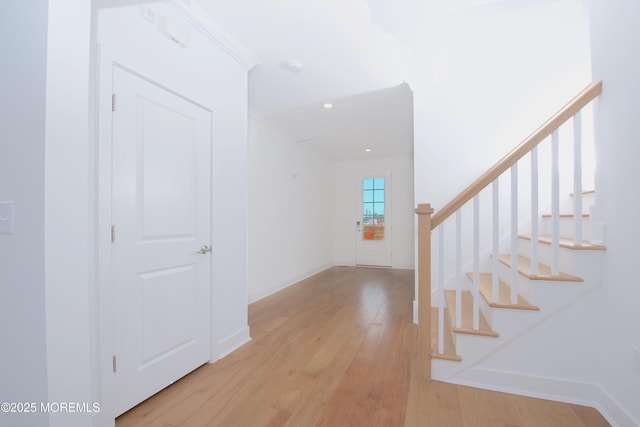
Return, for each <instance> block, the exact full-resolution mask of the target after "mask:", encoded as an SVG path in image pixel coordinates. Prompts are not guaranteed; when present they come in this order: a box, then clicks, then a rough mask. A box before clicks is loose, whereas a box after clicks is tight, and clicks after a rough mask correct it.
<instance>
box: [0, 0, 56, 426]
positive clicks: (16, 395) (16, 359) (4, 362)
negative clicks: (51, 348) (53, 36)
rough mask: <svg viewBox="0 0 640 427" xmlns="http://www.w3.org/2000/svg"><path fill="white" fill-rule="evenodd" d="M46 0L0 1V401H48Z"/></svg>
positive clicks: (25, 419) (17, 422)
mask: <svg viewBox="0 0 640 427" xmlns="http://www.w3.org/2000/svg"><path fill="white" fill-rule="evenodd" d="M47 3H48V2H47V1H46V0H40V1H33V2H9V3H7V4H5V5H3V7H2V13H1V14H0V22H1V24H2V25H1V28H2V30H0V32H1V33H2V35H3V38H4V39H5V40H7V39H13V40H16V41H19V48H17V46H16V45H15V44H11V43H4V44H3V45H2V47H0V55H1V56H2V58H3V63H5V64H10V66H4V67H2V69H0V88H1V90H2V95H3V99H4V102H3V103H2V104H1V105H0V117H1V118H0V128H1V129H2V138H1V142H0V150H1V153H2V154H0V201H13V202H14V213H15V224H14V234H13V235H3V234H0V324H1V325H2V327H1V328H0V342H1V343H2V344H1V345H2V350H1V351H0V401H1V402H46V401H47V399H48V398H47V396H48V391H47V361H46V335H45V334H46V331H45V280H44V279H45V252H44V164H45V162H44V150H45V104H44V101H45V81H46V54H47V29H48V26H47V20H48V19H47ZM0 420H1V422H2V424H3V425H12V426H46V425H48V419H47V415H46V414H32V415H26V414H1V415H0Z"/></svg>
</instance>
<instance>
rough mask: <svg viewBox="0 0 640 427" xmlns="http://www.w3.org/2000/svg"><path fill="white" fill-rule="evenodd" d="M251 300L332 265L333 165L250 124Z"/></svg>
mask: <svg viewBox="0 0 640 427" xmlns="http://www.w3.org/2000/svg"><path fill="white" fill-rule="evenodd" d="M249 124H250V126H249V150H248V159H249V160H248V164H249V175H248V176H249V301H250V302H254V301H256V300H258V299H260V298H263V297H265V296H267V295H270V294H271V293H273V292H276V291H278V290H280V289H282V288H284V287H287V286H289V285H291V284H293V283H295V282H297V281H299V280H301V279H303V278H305V277H308V276H310V275H312V274H315V273H317V272H318V271H321V270H323V269H325V268H327V267H330V266H331V265H333V253H332V249H333V247H332V236H333V222H332V219H333V202H334V200H333V197H332V191H333V186H332V182H333V180H332V163H331V161H329V159H327V158H326V157H324V156H323V155H321V154H317V153H315V152H313V151H311V150H309V149H308V148H306V147H305V146H304V145H301V144H296V143H295V142H294V141H293V140H292V139H291V138H289V137H287V136H286V135H285V134H283V133H282V132H280V131H279V130H278V129H276V128H274V127H273V125H271V124H270V123H269V122H267V121H265V120H264V119H262V118H260V117H259V116H258V115H257V114H251V116H250V122H249Z"/></svg>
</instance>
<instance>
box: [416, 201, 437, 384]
mask: <svg viewBox="0 0 640 427" xmlns="http://www.w3.org/2000/svg"><path fill="white" fill-rule="evenodd" d="M432 213H433V208H432V207H431V205H430V204H429V203H423V204H419V205H418V208H417V209H416V214H417V215H418V345H419V347H420V361H421V363H422V376H423V378H424V379H425V380H427V381H430V380H431V214H432Z"/></svg>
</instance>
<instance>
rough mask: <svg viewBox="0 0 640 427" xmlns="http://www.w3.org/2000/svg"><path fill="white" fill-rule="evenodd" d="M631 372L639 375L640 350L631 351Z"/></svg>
mask: <svg viewBox="0 0 640 427" xmlns="http://www.w3.org/2000/svg"><path fill="white" fill-rule="evenodd" d="M633 370H634V371H636V374H638V375H640V348H637V347H636V348H634V349H633Z"/></svg>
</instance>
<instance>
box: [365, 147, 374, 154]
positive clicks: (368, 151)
mask: <svg viewBox="0 0 640 427" xmlns="http://www.w3.org/2000/svg"><path fill="white" fill-rule="evenodd" d="M372 151H373V150H372V149H371V148H365V149H364V152H365V153H370V152H372Z"/></svg>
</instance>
